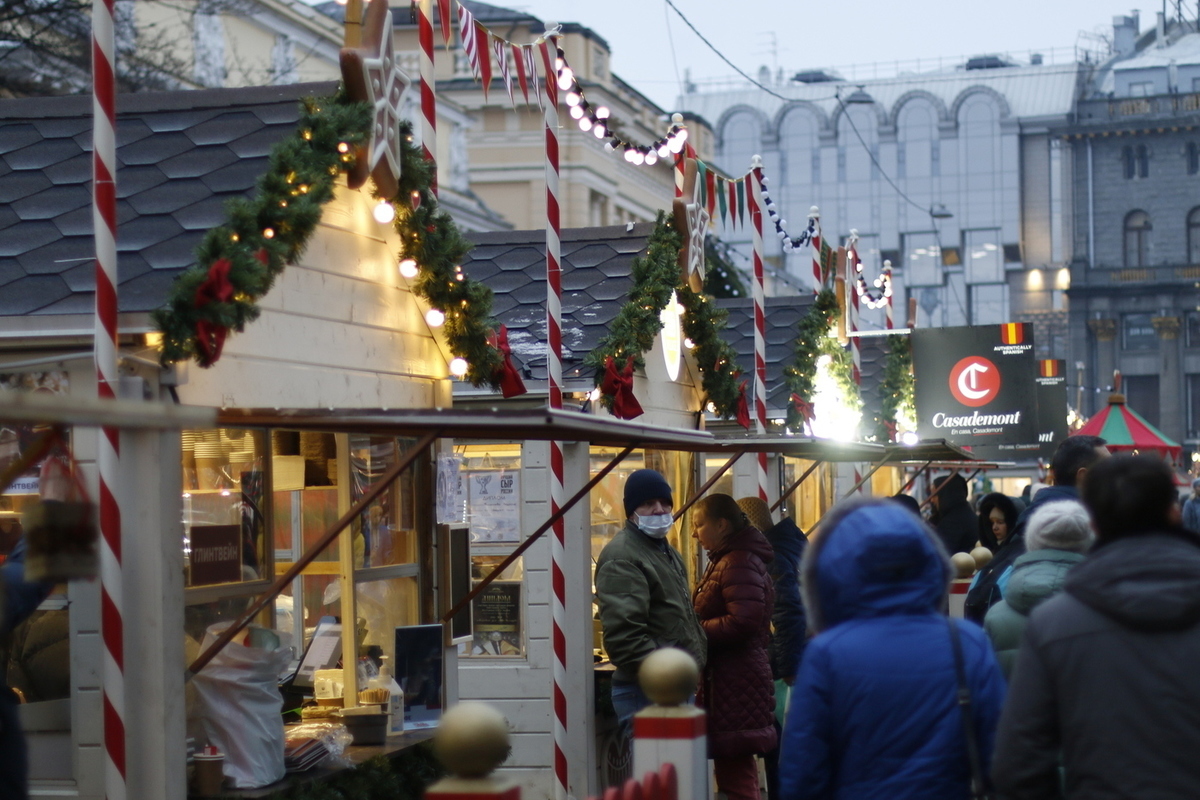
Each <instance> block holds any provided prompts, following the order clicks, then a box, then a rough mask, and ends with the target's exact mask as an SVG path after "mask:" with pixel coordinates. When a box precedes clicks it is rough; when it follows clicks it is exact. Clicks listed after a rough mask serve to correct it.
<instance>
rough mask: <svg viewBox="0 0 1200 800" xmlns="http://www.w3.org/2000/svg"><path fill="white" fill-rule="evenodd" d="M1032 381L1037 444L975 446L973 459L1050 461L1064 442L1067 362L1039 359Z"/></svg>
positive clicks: (1034, 442) (1065, 432) (1065, 434)
mask: <svg viewBox="0 0 1200 800" xmlns="http://www.w3.org/2000/svg"><path fill="white" fill-rule="evenodd" d="M1035 363H1036V365H1037V375H1036V377H1035V378H1034V386H1035V390H1034V391H1035V394H1036V395H1037V420H1038V425H1037V440H1036V441H1031V442H1026V443H1024V444H998V445H976V446H973V447H972V448H971V452H972V453H974V454H975V455H977V456H979V457H981V458H985V459H989V460H994V461H1015V460H1022V459H1029V460H1032V459H1035V458H1041V459H1044V460H1046V461H1049V460H1050V459H1051V458H1053V457H1054V451H1055V450H1057V449H1058V445H1059V444H1060V443H1061V442H1062V440H1063V439H1065V438H1067V434H1068V433H1069V431H1068V430H1067V362H1065V361H1063V360H1062V359H1054V358H1049V359H1039V360H1038V361H1036V362H1035Z"/></svg>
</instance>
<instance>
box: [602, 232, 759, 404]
mask: <svg viewBox="0 0 1200 800" xmlns="http://www.w3.org/2000/svg"><path fill="white" fill-rule="evenodd" d="M682 243H683V240H682V238H681V237H680V235H679V233H678V231H676V230H675V227H674V226H673V225H672V224H670V223H669V222H668V221H667V217H666V213H665V212H661V211H660V212H659V214H658V220H657V221H656V223H655V226H654V230H653V231H652V232H651V234H650V239H649V241H648V242H647V248H646V255H645V256H639V257H638V258H635V259H634V260H633V266H632V268H631V275H632V277H633V288H632V289H631V290H630V292H629V300H628V301H627V302H626V303H625V305H624V306H622V307H621V310H620V311H619V312H618V313H617V316H616V318H615V319H614V320H613V322H612V325H611V327H610V332H609V334H608V335H607V336H605V337H604V338H603V339H601V340H600V343H599V344H598V345H597V346H596V349H594V350H592V352H590V353H588V354H587V356H586V357H585V358H584V361H583V363H584V365H585V366H587V367H590V368H591V369H593V370H595V376H596V377H595V381H596V385H597V386H599V385H600V383H601V381H602V380H603V378H604V369H605V364H606V363H607V361H608V358H609V357H610V356H611V357H612V358H613V359H614V360H616V361H617V362H618V363H619V364H621V365H623V364H624V363H625V360H626V359H627V358H628V357H629V356H633V359H634V364H635V365H636V366H638V367H645V365H646V361H645V358H644V357H643V354H644V353H646V352H647V351H649V350H650V349H651V348H653V347H654V337H655V336H657V335H658V332H659V331H660V330H662V320H661V318H660V317H659V315H660V314H661V313H662V310H663V309H664V308H666V306H667V303H668V302H670V300H671V291H672V290H674V291H675V292H676V296H677V297H678V299H679V303H680V305H682V306H683V307H684V316H683V333H684V336H686V337H687V338H689V339H691V340H692V343H693V345H695V349H694V350H693V351H692V352H693V355H694V356H695V358H696V366H697V368H698V369H699V371H700V380H701V386H702V387H703V388H704V391H705V393H706V394H707V396H708V400H707V402H711V403H712V404H713V408H714V409H715V410H716V413H717V414H718V415H719V416H721V417H723V418H726V419H729V418H731V417H733V416H734V415H735V414H736V413H737V401H738V394H739V392H738V383H737V377H738V374H739V373H738V372H737V367H736V363H737V354H736V353H735V352H734V350H733V347H732V346H730V345H729V343H728V342H726V341H725V340H724V339H722V338H721V331H722V330H724V328H725V321H726V319H727V318H728V316H729V313H728V312H727V311H725V310H723V309H719V308H717V307H716V305H715V304H714V303H713V302H712V298H711V297H709V296H708V295H705V294H697V293H695V292H693V291H692V290H691V289H690V288H688V287H687V285H686V284H684V283H683V282H681V280H680V274H679V250H680V248H681V247H682ZM601 402H603V403H604V405H605V407H606V408H610V407H611V403H612V399H611V398H610V397H608V396H607V395H602V396H601Z"/></svg>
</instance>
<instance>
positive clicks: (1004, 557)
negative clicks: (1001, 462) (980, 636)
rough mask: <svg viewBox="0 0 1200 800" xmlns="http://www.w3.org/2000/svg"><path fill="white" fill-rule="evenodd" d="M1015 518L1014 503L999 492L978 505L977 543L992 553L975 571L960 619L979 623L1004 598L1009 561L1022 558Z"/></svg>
mask: <svg viewBox="0 0 1200 800" xmlns="http://www.w3.org/2000/svg"><path fill="white" fill-rule="evenodd" d="M1017 516H1018V515H1017V504H1016V503H1014V502H1013V500H1012V498H1011V497H1008V496H1007V495H1003V494H1000V493H999V492H995V493H993V494H989V495H988V496H987V497H985V498H983V500H982V501H980V503H979V542H980V544H982V545H983V546H984V547H986V548H987V549H988V550H991V551H992V560H991V561H989V562H988V563H987V564H985V565H984V566H983V569H981V570H979V572H978V573H977V574H976V575H975V580H973V581H972V582H971V588H970V589H968V590H967V598H966V605H965V607H964V610H963V616H965V617H966V618H967V619H969V620H971V621H972V622H976V623H978V624H980V625H982V624H983V618H984V617H986V616H987V612H988V609H989V608H991V607H992V606H993V605H995V604H996V603H998V602H1000V598H1002V597H1003V596H1004V587H1005V586H1006V585H1007V584H1008V576H1009V575H1010V574H1011V573H1012V565H1013V562H1014V561H1016V560H1017V559H1018V558H1019V557H1021V556H1023V555H1025V537H1024V535H1023V534H1020V533H1016V532H1015V531H1016V527H1017Z"/></svg>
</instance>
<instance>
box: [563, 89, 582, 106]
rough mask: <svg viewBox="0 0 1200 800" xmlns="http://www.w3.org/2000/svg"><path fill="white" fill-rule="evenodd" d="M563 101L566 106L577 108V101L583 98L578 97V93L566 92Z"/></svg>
mask: <svg viewBox="0 0 1200 800" xmlns="http://www.w3.org/2000/svg"><path fill="white" fill-rule="evenodd" d="M564 99H565V100H566V102H567V105H569V106H577V105H579V101H580V100H582V99H583V98H582V97H580V96H579V92H567V96H566V97H565V98H564Z"/></svg>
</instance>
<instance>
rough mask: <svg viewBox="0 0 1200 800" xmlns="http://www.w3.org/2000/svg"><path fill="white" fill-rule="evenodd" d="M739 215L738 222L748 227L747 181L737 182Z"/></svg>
mask: <svg viewBox="0 0 1200 800" xmlns="http://www.w3.org/2000/svg"><path fill="white" fill-rule="evenodd" d="M737 217H738V224H739V225H741V226H742V227H743V228H744V227H746V182H745V181H738V182H737Z"/></svg>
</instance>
